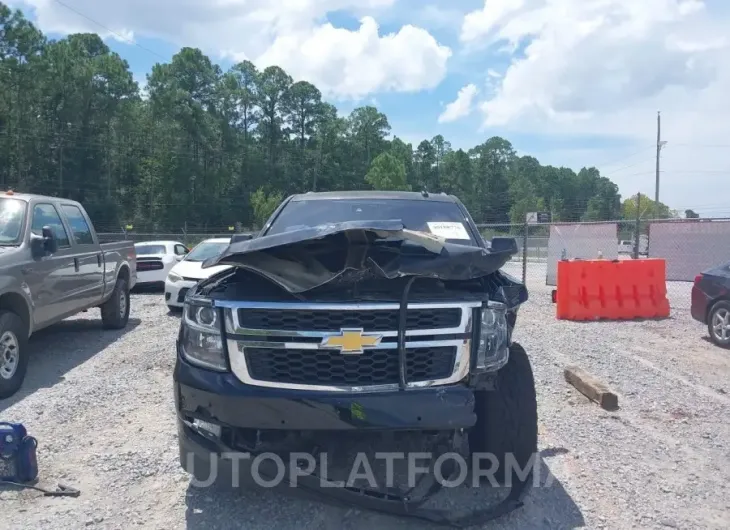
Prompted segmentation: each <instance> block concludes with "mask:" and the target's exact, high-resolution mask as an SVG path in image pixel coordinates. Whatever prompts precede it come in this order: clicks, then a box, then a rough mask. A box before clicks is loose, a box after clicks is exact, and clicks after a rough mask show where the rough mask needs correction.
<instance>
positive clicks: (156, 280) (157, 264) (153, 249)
mask: <svg viewBox="0 0 730 530" xmlns="http://www.w3.org/2000/svg"><path fill="white" fill-rule="evenodd" d="M134 250H135V252H136V253H137V285H155V284H159V285H162V284H163V283H165V280H166V279H167V274H168V273H169V272H170V270H172V268H173V267H174V266H175V265H177V263H178V261H180V260H181V259H182V258H183V257H185V255H186V254H187V253H188V247H186V246H185V245H184V244H183V243H181V242H180V241H144V242H142V243H135V244H134Z"/></svg>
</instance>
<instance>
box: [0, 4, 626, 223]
mask: <svg viewBox="0 0 730 530" xmlns="http://www.w3.org/2000/svg"><path fill="white" fill-rule="evenodd" d="M8 188H12V189H15V190H18V191H27V192H32V193H41V194H46V195H56V196H62V197H68V198H71V199H74V200H78V201H80V202H82V203H83V204H84V205H85V206H86V208H87V210H88V211H89V213H90V215H91V216H92V219H93V220H94V221H95V223H96V224H97V225H98V226H99V227H101V228H102V229H114V228H117V227H120V226H124V225H127V224H132V225H133V226H134V227H135V229H145V230H164V229H167V228H169V227H182V226H188V228H189V229H193V228H194V227H209V228H211V227H217V228H220V227H225V226H230V225H234V224H239V225H240V226H244V227H252V226H257V225H260V224H261V222H262V220H264V219H265V218H266V217H267V216H268V215H269V214H270V213H271V211H272V210H273V209H274V207H275V206H276V205H277V204H278V203H279V201H281V200H282V199H283V198H284V197H286V196H287V195H289V194H292V193H301V192H306V191H323V190H347V189H354V190H362V189H399V190H400V189H402V190H407V189H411V190H417V191H420V190H423V189H425V190H428V191H429V192H446V193H453V194H455V195H457V196H458V197H460V198H461V199H462V201H463V202H464V203H465V204H466V206H467V207H468V208H469V210H470V211H471V213H472V215H473V217H474V219H475V220H476V221H477V222H478V223H509V222H515V223H521V222H524V220H525V214H526V213H527V212H531V211H548V212H550V213H551V214H552V218H553V220H556V221H581V220H586V221H598V220H612V219H619V218H621V217H623V216H624V215H625V214H629V215H630V214H631V212H630V210H631V208H628V210H629V211H625V210H627V207H626V205H622V202H621V197H620V195H619V192H618V187H617V186H616V184H614V183H613V182H612V181H611V180H609V179H608V178H606V177H603V176H601V174H600V172H599V171H598V169H596V168H594V167H590V168H583V169H581V170H580V171H578V172H577V173H576V172H575V171H573V170H571V169H569V168H565V167H554V166H544V165H541V164H540V163H539V161H538V160H537V159H535V158H534V157H531V156H519V155H518V154H517V153H516V151H515V149H514V147H513V146H512V145H511V144H510V142H509V141H507V140H505V139H503V138H500V137H492V138H489V139H487V140H486V141H484V142H483V143H480V144H478V145H476V146H475V147H473V148H471V149H468V150H465V149H453V148H452V146H451V144H450V143H449V142H448V141H447V140H446V139H445V138H444V137H442V136H441V135H437V136H435V137H434V138H432V139H424V140H423V141H422V142H421V143H419V144H418V145H416V146H414V145H412V144H410V143H406V142H404V141H403V140H402V139H400V138H399V137H398V136H397V135H394V134H392V131H391V126H390V124H389V122H388V118H387V116H386V115H385V114H383V113H382V112H380V111H379V110H378V109H377V108H376V107H374V106H362V107H359V108H356V109H355V110H353V111H352V112H351V113H350V114H349V115H348V116H341V115H340V114H338V112H337V110H336V108H335V107H334V106H333V105H332V104H330V103H328V102H326V101H323V99H322V94H321V92H320V91H319V90H318V89H317V87H316V86H314V85H312V84H311V83H308V82H306V81H297V82H295V81H294V80H293V79H292V77H291V76H290V75H289V74H287V73H286V72H285V71H284V70H283V69H281V68H279V67H276V66H270V67H268V68H265V69H263V70H260V69H258V68H257V67H256V66H255V65H254V64H253V63H251V62H249V61H243V62H241V63H239V64H236V65H234V66H233V67H231V68H230V69H228V70H223V69H222V68H221V67H220V66H219V65H217V64H215V63H214V62H212V61H211V60H210V58H208V57H207V56H206V55H205V54H203V53H202V52H201V51H200V50H198V49H193V48H182V49H181V50H180V51H179V53H177V54H176V55H175V56H174V57H173V58H172V60H171V61H170V62H169V63H158V64H155V65H154V67H153V68H152V71H151V72H149V74H148V75H147V84H146V87H145V88H144V90H140V87H139V86H138V84H137V83H136V82H135V80H134V79H133V76H132V73H131V71H130V69H129V65H128V63H127V62H126V61H125V60H124V59H122V58H121V57H120V56H119V55H118V54H116V53H114V52H112V51H111V50H110V49H109V48H108V47H107V46H106V44H104V42H103V41H102V39H101V38H100V37H99V36H98V35H96V34H90V33H85V34H74V35H69V36H68V37H66V38H63V39H60V40H50V39H48V38H47V37H45V36H44V35H43V33H42V32H41V31H39V30H38V29H37V28H36V27H35V26H34V25H33V24H32V23H31V22H30V21H28V20H27V19H26V18H25V17H24V16H23V14H22V12H20V11H11V10H10V9H9V8H8V7H7V6H6V5H4V4H2V3H0V189H8Z"/></svg>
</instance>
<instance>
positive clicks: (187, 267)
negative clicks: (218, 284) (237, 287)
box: [165, 237, 231, 309]
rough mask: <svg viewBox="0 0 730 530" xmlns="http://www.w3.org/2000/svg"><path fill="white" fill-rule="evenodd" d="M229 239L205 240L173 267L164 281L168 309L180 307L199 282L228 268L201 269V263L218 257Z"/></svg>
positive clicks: (224, 266)
mask: <svg viewBox="0 0 730 530" xmlns="http://www.w3.org/2000/svg"><path fill="white" fill-rule="evenodd" d="M230 242H231V239H230V238H228V237H221V238H213V239H206V240H205V241H203V242H201V243H198V245H196V246H195V247H194V248H193V250H191V251H190V253H189V254H187V255H186V256H185V257H184V258H183V259H182V260H181V261H180V263H178V264H177V265H175V266H174V267H173V268H172V270H171V271H170V273H169V274H168V275H167V279H166V280H165V303H166V304H167V305H168V307H170V308H171V309H172V308H177V307H182V306H183V304H184V302H185V295H186V294H187V292H188V290H189V289H190V288H191V287H193V286H194V285H195V284H196V283H198V282H199V281H200V280H204V279H205V278H209V277H211V276H213V275H214V274H216V273H218V272H220V271H223V270H226V269H228V268H230V267H229V266H228V265H219V266H217V267H210V268H208V269H204V268H202V265H203V262H204V261H205V260H207V259H209V258H212V257H215V256H218V255H219V254H220V253H221V252H223V251H224V250H225V249H226V248H227V247H228V244H229V243H230Z"/></svg>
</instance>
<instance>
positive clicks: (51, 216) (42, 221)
mask: <svg viewBox="0 0 730 530" xmlns="http://www.w3.org/2000/svg"><path fill="white" fill-rule="evenodd" d="M44 226H50V227H51V230H53V235H54V236H56V242H57V243H58V247H59V248H63V247H68V246H71V243H70V242H69V240H68V234H67V233H66V229H65V228H64V227H63V223H62V222H61V216H60V215H58V212H57V211H56V208H55V206H53V205H52V204H36V205H35V206H34V207H33V221H32V222H31V227H30V230H31V232H33V233H34V234H35V235H37V236H40V235H43V227H44Z"/></svg>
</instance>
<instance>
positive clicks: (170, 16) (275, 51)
mask: <svg viewBox="0 0 730 530" xmlns="http://www.w3.org/2000/svg"><path fill="white" fill-rule="evenodd" d="M395 1H396V0H281V1H278V2H268V1H266V0H155V1H154V2H149V0H126V1H125V2H101V1H99V0H73V1H72V2H71V1H69V2H68V6H69V7H64V5H62V4H61V3H59V2H54V1H51V0H14V3H15V4H19V5H21V6H25V7H31V8H33V11H34V14H35V17H36V21H37V23H38V25H39V27H40V28H41V29H42V30H43V31H45V32H54V33H60V34H67V33H72V32H78V31H94V32H97V33H99V34H101V35H102V36H107V37H114V35H115V34H116V35H118V36H121V37H122V38H121V39H120V40H127V39H128V38H129V37H131V36H132V35H134V36H137V37H156V38H159V39H162V40H165V41H169V42H172V43H175V44H177V45H180V46H193V47H199V48H201V49H202V50H204V51H205V52H206V53H209V54H211V55H214V56H217V57H227V58H235V59H237V60H241V59H243V58H248V59H250V60H252V61H253V62H254V63H256V64H257V65H258V66H260V67H265V66H269V65H272V64H276V65H278V66H281V67H282V68H284V69H285V70H286V71H287V72H289V73H290V74H291V75H293V76H294V77H295V78H296V79H306V80H309V81H311V82H313V83H315V84H316V85H317V86H318V87H319V88H320V89H321V90H322V91H323V93H325V94H326V95H328V96H331V97H342V98H362V97H364V96H366V95H368V94H371V93H375V92H382V91H398V92H410V91H416V90H421V89H428V88H433V87H435V86H436V85H437V84H438V83H439V82H440V81H441V80H442V79H443V78H444V76H445V75H446V64H447V61H448V59H449V58H450V57H451V54H452V52H451V50H450V49H449V48H448V47H446V46H444V45H441V44H439V43H438V42H437V41H436V39H435V38H434V37H433V36H431V34H430V33H428V32H427V31H426V30H424V29H421V28H418V27H414V26H412V25H405V26H403V27H401V28H400V30H399V31H397V32H395V33H392V34H386V35H381V34H380V32H379V28H378V25H377V23H376V21H375V18H374V16H377V14H378V13H381V12H383V10H384V9H388V8H391V7H392V6H393V4H394V3H395ZM64 3H66V2H64ZM338 10H343V11H347V12H349V13H355V14H356V15H357V16H359V17H360V27H359V28H358V29H355V30H349V29H344V28H337V27H334V26H333V25H332V24H329V23H327V22H326V16H327V14H328V13H331V12H334V11H338ZM116 38H118V37H116Z"/></svg>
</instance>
